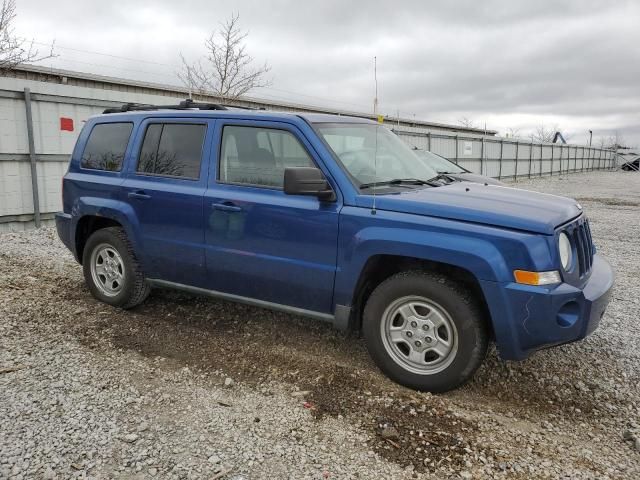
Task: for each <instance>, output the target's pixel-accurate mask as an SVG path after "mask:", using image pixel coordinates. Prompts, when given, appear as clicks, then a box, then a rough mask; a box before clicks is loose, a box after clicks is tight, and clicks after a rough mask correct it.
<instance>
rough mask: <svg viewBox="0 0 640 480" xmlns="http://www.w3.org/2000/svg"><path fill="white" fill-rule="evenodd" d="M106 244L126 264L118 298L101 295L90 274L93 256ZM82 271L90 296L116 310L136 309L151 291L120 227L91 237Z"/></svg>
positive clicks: (83, 260)
mask: <svg viewBox="0 0 640 480" xmlns="http://www.w3.org/2000/svg"><path fill="white" fill-rule="evenodd" d="M105 244H106V245H109V246H111V247H112V248H113V249H114V250H116V251H117V253H118V254H119V255H120V258H121V259H122V263H123V264H124V280H123V283H122V287H121V289H120V291H119V292H118V293H117V294H115V295H112V296H109V295H105V294H104V293H103V292H102V290H101V288H100V287H99V286H98V285H96V283H95V281H94V279H93V275H92V272H91V259H92V254H93V252H94V250H96V248H98V247H100V246H101V245H105ZM82 270H83V273H84V279H85V282H86V283H87V286H88V287H89V291H90V292H91V294H92V295H93V296H94V297H95V298H97V299H98V300H100V301H101V302H104V303H108V304H109V305H113V306H114V307H120V308H124V309H128V308H133V307H135V306H136V305H139V304H140V303H142V302H143V301H144V300H145V299H146V298H147V296H149V292H150V291H151V287H150V286H149V284H148V283H147V282H146V280H145V277H144V274H143V273H142V269H141V267H140V264H139V263H138V260H137V259H136V256H135V253H134V251H133V248H132V246H131V243H130V242H129V239H128V238H127V234H126V233H125V231H124V230H123V229H122V228H120V227H109V228H103V229H100V230H97V231H95V232H94V233H92V234H91V236H90V237H89V239H88V240H87V243H86V245H85V247H84V251H83V254H82Z"/></svg>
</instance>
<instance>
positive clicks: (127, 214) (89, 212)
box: [71, 197, 148, 269]
mask: <svg viewBox="0 0 640 480" xmlns="http://www.w3.org/2000/svg"><path fill="white" fill-rule="evenodd" d="M86 216H96V217H104V218H109V219H111V220H115V221H116V222H118V223H119V224H120V225H122V228H124V231H125V232H126V234H127V237H128V238H129V241H130V242H131V244H132V246H133V249H134V250H135V252H136V256H137V257H138V260H139V261H140V262H141V263H142V265H143V268H145V269H146V267H147V266H148V263H147V259H146V258H145V255H144V248H143V245H142V239H141V237H140V235H139V233H138V232H140V228H139V227H140V224H139V222H138V217H137V216H136V214H135V211H134V210H133V208H132V207H131V205H129V204H128V203H126V202H123V201H120V200H115V199H112V198H101V197H79V198H77V199H76V200H75V202H74V204H73V206H72V209H71V218H72V220H71V234H72V238H75V236H76V229H77V226H78V222H79V221H80V219H81V218H83V217H86Z"/></svg>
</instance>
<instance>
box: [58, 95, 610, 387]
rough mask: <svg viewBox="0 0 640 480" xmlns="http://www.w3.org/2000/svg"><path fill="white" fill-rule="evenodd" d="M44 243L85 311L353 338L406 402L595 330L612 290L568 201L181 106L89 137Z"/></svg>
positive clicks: (341, 121)
mask: <svg viewBox="0 0 640 480" xmlns="http://www.w3.org/2000/svg"><path fill="white" fill-rule="evenodd" d="M63 204H64V210H63V212H60V213H58V214H57V216H56V223H57V230H58V234H59V236H60V238H61V240H62V241H63V242H64V244H65V245H66V246H67V247H68V248H69V249H70V250H71V252H73V254H74V255H75V258H76V259H77V261H78V262H79V263H80V264H81V265H82V267H83V271H84V276H85V279H86V282H87V285H88V287H89V290H90V291H91V293H92V294H93V295H94V296H95V297H96V298H97V299H99V300H101V301H103V302H105V303H108V304H110V305H113V306H117V307H122V308H132V307H135V306H136V305H138V304H139V303H140V302H142V301H144V299H145V298H146V297H147V295H148V294H149V291H150V289H151V288H156V287H157V288H175V289H181V290H185V291H188V292H193V293H197V294H204V295H210V296H213V297H217V298H222V299H226V300H232V301H236V302H243V303H247V304H250V305H255V306H258V307H264V308H271V309H275V310H280V311H284V312H290V313H293V314H296V315H305V316H308V317H313V318H317V319H319V320H323V321H327V322H331V323H332V324H333V325H335V326H336V327H337V328H340V329H345V330H347V329H355V330H359V331H361V332H362V335H363V336H364V338H365V341H366V344H367V347H368V349H369V352H370V353H371V356H372V357H373V359H374V361H375V362H376V364H377V365H378V366H379V367H380V369H381V370H382V371H384V372H385V373H386V374H387V375H388V376H389V377H390V378H392V379H393V380H395V381H397V382H399V383H401V384H403V385H406V386H408V387H411V388H416V389H420V390H427V391H432V392H443V391H446V390H450V389H453V388H455V387H457V386H459V385H461V384H463V383H464V382H466V381H467V380H468V379H469V378H470V377H471V376H472V375H473V373H474V372H475V370H476V369H477V368H478V367H479V366H480V364H481V363H482V361H483V359H484V357H485V355H486V352H487V347H488V345H489V342H491V341H495V342H496V344H497V347H498V350H499V352H500V355H501V357H502V358H504V359H511V360H519V359H524V358H526V357H527V356H528V355H529V354H530V353H531V352H533V351H535V350H538V349H540V348H544V347H548V346H552V345H558V344H562V343H566V342H572V341H575V340H579V339H582V338H584V337H585V336H587V335H589V334H590V333H591V332H592V331H593V330H594V329H595V328H596V327H597V325H598V323H599V321H600V318H601V317H602V315H603V313H604V310H605V307H606V305H607V303H608V301H609V296H610V291H611V288H612V284H613V272H612V270H611V268H610V266H609V265H608V264H607V262H606V261H605V260H604V259H603V258H602V257H601V256H600V255H598V254H597V253H596V251H595V247H594V245H593V243H592V240H591V231H590V228H589V222H588V221H587V218H586V216H585V214H584V213H583V211H582V208H581V206H580V205H579V204H577V203H576V202H575V201H574V200H571V199H568V198H563V197H557V196H553V195H545V194H540V193H534V192H528V191H524V190H517V189H513V188H509V187H504V186H495V185H483V184H473V183H468V182H460V181H456V180H455V179H453V178H451V177H448V176H443V175H438V173H437V172H436V171H434V170H433V169H431V167H429V166H428V165H427V164H426V163H425V162H422V161H420V160H419V159H418V158H417V157H416V156H415V154H414V152H412V151H411V149H410V148H409V147H407V146H406V145H405V144H404V143H403V142H402V141H401V140H400V139H398V137H397V136H396V135H394V134H393V133H392V132H391V131H390V130H388V129H387V128H386V127H384V126H382V125H379V124H377V123H374V122H371V121H368V120H363V119H360V118H349V117H343V116H333V115H320V114H294V113H274V112H265V111H250V110H240V109H233V108H226V107H224V106H221V105H215V104H197V103H194V102H190V101H185V102H182V103H181V104H180V105H175V106H171V105H169V106H164V107H154V106H148V105H132V104H127V105H125V106H123V107H122V108H121V109H111V110H107V111H105V113H104V114H103V115H98V116H95V117H92V118H90V119H89V120H88V121H87V122H86V125H85V126H84V128H83V130H82V132H81V134H80V136H79V138H78V142H77V144H76V146H75V149H74V151H73V154H72V156H71V161H70V165H69V170H68V172H67V174H66V175H65V176H64V180H63Z"/></svg>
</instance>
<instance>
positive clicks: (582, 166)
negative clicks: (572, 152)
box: [580, 147, 584, 172]
mask: <svg viewBox="0 0 640 480" xmlns="http://www.w3.org/2000/svg"><path fill="white" fill-rule="evenodd" d="M580 172H584V147H582V155H581V156H580Z"/></svg>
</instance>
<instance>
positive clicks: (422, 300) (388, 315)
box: [363, 271, 489, 392]
mask: <svg viewBox="0 0 640 480" xmlns="http://www.w3.org/2000/svg"><path fill="white" fill-rule="evenodd" d="M363 333H364V337H365V341H366V344H367V348H368V350H369V353H370V354H371V356H372V358H373V360H374V361H375V362H376V364H377V365H378V367H380V369H381V370H382V371H383V372H384V373H385V374H386V375H387V376H389V377H390V378H391V379H392V380H394V381H396V382H398V383H400V384H402V385H405V386H407V387H410V388H414V389H417V390H424V391H430V392H445V391H448V390H452V389H454V388H456V387H458V386H460V385H462V384H463V383H465V382H466V381H467V380H469V378H471V376H472V375H473V373H474V372H475V371H476V370H477V368H478V367H479V366H480V365H481V364H482V361H483V360H484V358H485V356H486V352H487V347H488V343H489V332H488V328H487V325H486V322H485V319H484V315H483V313H482V309H481V308H480V306H479V304H478V302H477V300H476V299H475V298H474V297H473V295H471V294H470V293H468V292H465V291H464V290H462V289H461V287H460V286H459V285H458V284H457V283H455V282H452V281H451V280H449V279H448V278H447V277H444V276H440V275H435V274H431V273H428V272H420V271H411V272H401V273H398V274H396V275H394V276H392V277H390V278H388V279H387V280H385V281H384V282H382V283H381V284H380V285H379V286H378V287H377V288H376V289H375V290H374V291H373V293H372V294H371V296H370V297H369V299H368V301H367V304H366V306H365V309H364V315H363Z"/></svg>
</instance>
